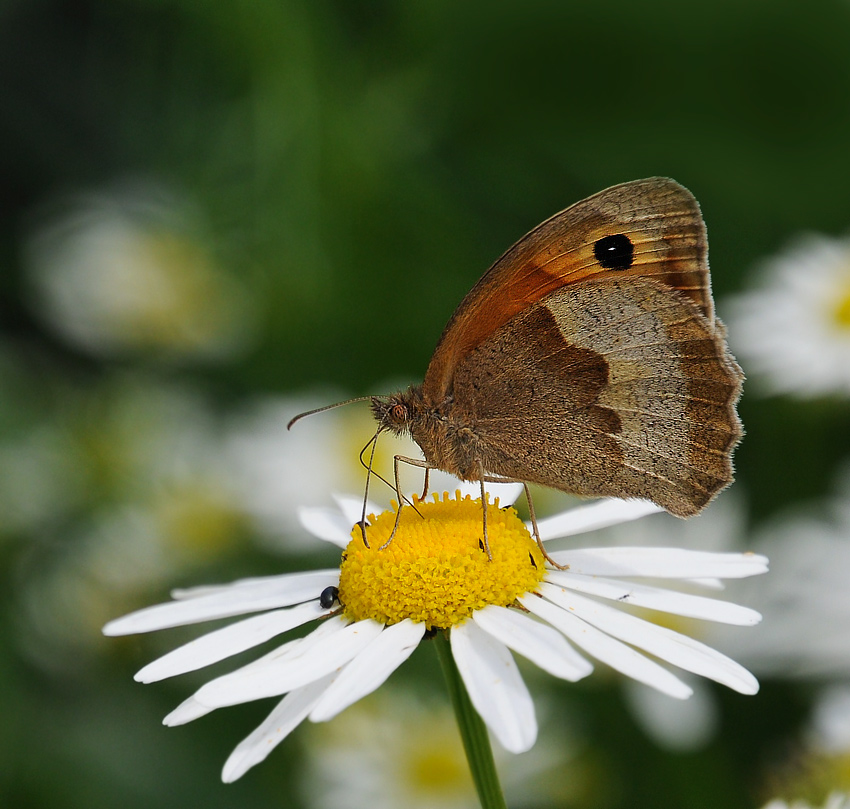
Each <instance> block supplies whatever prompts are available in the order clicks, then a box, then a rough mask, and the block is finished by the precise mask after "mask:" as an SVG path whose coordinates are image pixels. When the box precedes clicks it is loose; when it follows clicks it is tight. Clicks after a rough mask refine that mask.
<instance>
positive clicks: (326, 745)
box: [302, 689, 587, 809]
mask: <svg viewBox="0 0 850 809" xmlns="http://www.w3.org/2000/svg"><path fill="white" fill-rule="evenodd" d="M541 713H542V714H543V715H547V714H546V712H545V711H543V712H541ZM569 725H570V722H569V720H568V719H567V717H565V716H564V715H563V712H561V715H560V716H559V717H558V720H557V725H556V724H555V723H554V722H551V721H546V720H543V723H542V725H541V735H540V743H539V744H537V745H535V747H533V748H532V749H531V750H529V751H528V752H527V753H521V754H518V755H511V754H509V753H506V752H505V751H504V750H503V749H502V748H501V747H500V746H499V745H494V746H493V755H494V758H495V760H496V769H497V770H498V772H499V778H500V780H501V782H502V786H503V788H504V790H505V798H506V801H507V803H508V805H510V806H516V807H519V806H542V805H563V803H564V802H565V801H566V800H567V799H568V797H569V795H571V794H572V795H573V796H574V795H575V793H577V792H580V790H581V789H582V785H583V784H584V783H585V782H586V779H587V775H586V774H585V773H583V772H582V770H581V767H580V765H579V762H577V760H576V759H575V758H574V757H573V749H574V742H573V741H572V740H568V739H567V737H566V728H567V727H568V726H569ZM305 743H306V751H307V767H306V769H305V772H304V775H303V781H302V789H303V792H304V793H305V795H307V796H308V797H309V800H308V803H309V804H310V806H312V807H314V809H397V807H405V809H477V807H479V806H480V804H479V802H478V797H477V795H476V793H475V787H474V786H473V783H472V777H471V775H470V773H469V766H468V765H467V762H466V755H465V753H464V750H463V745H462V743H461V739H460V734H459V733H458V728H457V720H456V718H455V716H454V713H453V711H452V710H451V708H450V707H449V706H448V705H447V704H446V703H445V702H444V701H426V700H424V699H422V698H419V697H417V696H415V695H414V694H413V693H411V692H409V691H402V690H400V689H389V690H383V691H378V692H375V693H374V694H372V695H371V696H369V697H367V698H366V699H365V700H362V701H361V702H359V703H356V704H355V705H353V706H351V708H349V709H348V710H347V711H345V712H344V713H342V714H340V716H338V717H337V718H336V720H335V721H334V722H325V723H321V724H311V725H309V726H308V728H307V734H306V739H305Z"/></svg>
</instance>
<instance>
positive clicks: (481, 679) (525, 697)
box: [449, 621, 537, 753]
mask: <svg viewBox="0 0 850 809" xmlns="http://www.w3.org/2000/svg"><path fill="white" fill-rule="evenodd" d="M449 637H450V638H451V647H452V655H453V657H454V659H455V663H456V664H457V667H458V671H459V672H460V676H461V677H462V678H463V682H464V685H465V686H466V690H467V693H468V694H469V698H470V700H471V701H472V704H473V706H474V707H475V710H476V711H478V713H479V714H480V716H481V718H482V719H483V720H484V723H485V724H486V725H487V727H488V728H490V730H491V731H492V732H493V734H494V735H495V737H496V738H497V739H498V740H499V743H500V744H501V745H502V747H504V748H505V749H506V750H508V751H509V752H511V753H524V752H525V751H526V750H530V749H531V747H532V746H533V745H534V742H535V740H536V739H537V720H536V719H535V717H534V704H533V703H532V701H531V695H530V694H529V693H528V689H527V688H526V686H525V683H524V682H523V679H522V676H521V675H520V673H519V669H518V668H517V666H516V663H515V662H514V659H513V657H511V653H510V652H509V651H508V649H507V647H506V646H503V645H502V644H501V643H499V642H498V641H497V640H496V639H495V638H493V637H491V636H490V635H488V634H487V633H486V632H485V631H484V630H483V629H481V628H480V627H478V626H477V625H476V624H475V622H474V621H466V622H465V623H463V624H458V625H457V626H454V627H452V630H451V633H450V635H449Z"/></svg>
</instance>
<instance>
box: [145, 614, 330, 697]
mask: <svg viewBox="0 0 850 809" xmlns="http://www.w3.org/2000/svg"><path fill="white" fill-rule="evenodd" d="M327 612H328V610H327V609H324V608H323V607H321V606H320V605H319V603H318V602H316V601H308V602H307V603H306V604H299V605H298V606H297V607H291V608H289V609H283V610H275V611H273V612H264V613H263V614H262V615H255V616H254V617H253V618H247V619H245V620H244V621H238V622H237V623H235V624H230V625H228V626H225V627H222V628H221V629H218V630H216V631H215V632H209V633H207V634H206V635H202V636H201V637H200V638H196V639H195V640H192V641H189V643H186V644H184V645H183V646H180V647H178V648H177V649H175V650H174V651H172V652H169V653H168V654H167V655H163V656H162V657H160V658H159V659H158V660H154V661H153V662H152V663H149V664H148V665H147V666H145V667H144V668H143V669H141V670H140V671H139V672H138V673H137V674H136V678H135V679H136V680H137V681H138V682H140V683H153V682H157V681H158V680H163V679H165V678H166V677H174V676H176V675H178V674H184V673H186V672H187V671H197V670H198V669H200V668H203V667H204V666H209V665H212V664H213V663H217V662H218V661H219V660H224V659H225V658H227V657H231V656H233V655H235V654H239V653H240V652H244V651H246V650H247V649H252V648H253V647H254V646H259V645H260V644H261V643H265V642H266V641H267V640H270V639H271V638H273V637H275V636H276V635H280V634H283V633H284V632H288V631H289V630H290V629H294V628H295V627H296V626H301V625H302V624H306V623H307V622H308V621H313V620H315V619H316V618H319V617H320V616H322V615H324V614H326V613H327Z"/></svg>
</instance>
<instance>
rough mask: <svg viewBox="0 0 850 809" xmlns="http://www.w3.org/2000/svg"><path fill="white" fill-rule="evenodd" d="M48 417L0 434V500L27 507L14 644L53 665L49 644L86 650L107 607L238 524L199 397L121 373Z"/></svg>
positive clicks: (127, 601)
mask: <svg viewBox="0 0 850 809" xmlns="http://www.w3.org/2000/svg"><path fill="white" fill-rule="evenodd" d="M52 415H53V418H52V419H51V420H50V421H49V423H47V422H45V424H43V425H41V426H38V425H36V426H35V427H34V428H33V429H32V430H31V432H30V433H26V434H21V435H11V436H10V435H6V436H2V437H0V479H4V480H5V479H7V478H8V479H9V480H11V481H13V482H14V486H13V487H12V488H11V490H5V489H4V490H3V491H2V492H0V506H3V507H5V506H6V505H7V500H8V499H10V498H22V499H23V500H24V501H25V502H27V503H29V504H30V505H29V506H28V508H29V509H30V512H31V513H30V514H29V515H28V523H27V525H26V526H24V527H26V528H27V529H28V530H31V531H33V533H32V534H31V535H30V537H29V539H28V543H29V547H30V552H29V553H28V554H27V557H26V570H25V571H21V572H22V574H23V575H22V577H21V581H25V582H26V586H25V587H22V588H21V590H20V592H19V593H17V594H16V596H17V598H18V602H19V604H20V606H21V609H20V610H19V611H18V620H19V622H20V624H21V626H22V627H23V628H24V629H23V631H22V632H21V637H22V643H23V645H24V646H25V647H27V648H28V649H29V650H30V652H31V656H34V657H38V658H40V660H41V661H42V662H43V663H44V664H45V665H46V666H51V665H54V664H58V665H60V666H61V665H64V664H65V663H66V661H65V659H64V658H63V657H62V656H61V655H60V654H59V650H61V649H72V650H76V651H80V650H84V649H85V650H89V649H91V648H93V647H96V646H98V644H97V627H98V626H99V625H100V624H101V623H102V621H103V620H104V616H106V615H109V614H114V611H115V609H116V606H118V607H119V608H120V607H121V606H124V607H127V606H132V605H135V604H137V603H138V599H140V598H147V597H149V593H150V592H151V591H152V590H156V589H157V588H158V587H159V586H160V585H161V583H162V582H163V581H165V580H168V579H170V577H172V576H174V575H175V573H178V572H179V571H184V572H185V571H188V570H191V569H195V568H198V567H203V566H206V565H209V564H210V563H212V562H214V561H216V560H218V559H219V558H220V557H221V556H222V555H224V554H228V553H232V552H233V551H234V549H236V548H238V547H241V546H242V544H243V543H244V542H245V540H246V538H247V537H248V536H250V522H249V519H248V518H247V517H246V516H245V514H244V512H243V510H242V508H241V504H240V501H239V498H238V494H237V486H236V483H235V480H234V478H233V476H232V474H231V471H230V469H229V468H228V466H227V463H226V457H225V453H224V452H223V451H222V447H221V439H220V435H221V432H222V429H221V425H220V419H219V418H218V417H217V416H216V415H215V414H214V413H212V412H211V410H210V409H209V407H208V405H207V403H206V401H205V400H204V399H203V397H200V396H197V395H195V394H193V393H191V392H189V391H187V390H185V389H182V388H177V387H171V386H163V385H160V384H156V383H153V382H151V381H150V380H149V379H147V378H135V377H128V378H122V379H113V380H112V382H111V384H107V385H104V386H100V387H97V388H95V389H85V390H67V391H65V393H64V396H63V397H62V398H61V405H57V406H56V407H55V409H54V410H53V413H52ZM21 469H23V470H25V471H26V474H25V475H21V474H19V470H21ZM65 479H67V480H68V483H69V487H70V488H69V491H70V493H69V494H67V495H66V496H64V497H63V498H62V499H60V500H59V502H51V496H50V491H51V486H50V482H51V481H53V480H60V481H61V480H65ZM43 486H47V491H46V492H45V491H42V487H43ZM13 513H14V512H13ZM20 513H21V511H20V509H19V510H18V514H19V515H20ZM7 530H8V529H7ZM52 661H53V662H52Z"/></svg>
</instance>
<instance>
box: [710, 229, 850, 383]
mask: <svg viewBox="0 0 850 809" xmlns="http://www.w3.org/2000/svg"><path fill="white" fill-rule="evenodd" d="M721 308H722V309H723V311H724V316H725V318H726V322H727V324H728V326H729V340H730V342H731V344H732V347H733V348H734V350H735V354H736V355H737V356H738V357H739V358H740V360H741V362H742V364H743V365H744V368H745V369H746V370H747V373H748V375H750V376H752V377H756V378H760V380H761V382H762V383H763V384H764V386H765V388H766V389H767V390H768V391H769V392H771V393H791V394H797V395H799V396H820V395H823V394H829V393H842V394H844V395H848V394H850V239H843V240H841V239H830V238H827V237H824V236H808V237H806V238H803V239H800V240H799V242H798V243H797V244H796V245H795V246H793V247H792V248H791V249H789V250H788V251H787V252H786V253H785V254H783V255H781V256H778V257H776V258H774V259H773V260H772V261H770V262H768V263H766V264H765V265H764V267H763V269H762V273H761V280H760V282H759V283H758V285H757V286H756V287H755V288H753V289H752V290H750V291H748V292H744V293H742V294H740V295H738V296H736V297H734V298H732V300H731V301H725V302H724V305H723V306H722V307H721Z"/></svg>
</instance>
